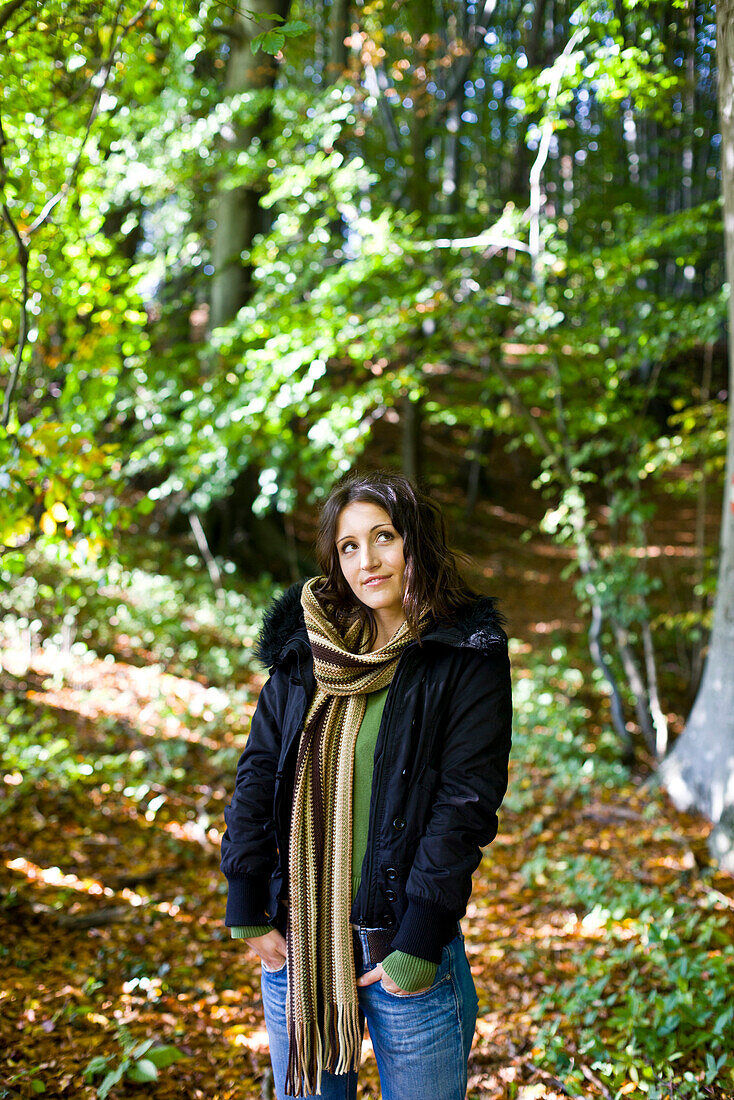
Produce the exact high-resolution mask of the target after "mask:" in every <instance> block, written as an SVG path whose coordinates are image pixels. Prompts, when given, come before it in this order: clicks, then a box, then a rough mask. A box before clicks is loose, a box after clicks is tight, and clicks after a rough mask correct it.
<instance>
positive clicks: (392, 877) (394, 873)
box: [385, 867, 398, 882]
mask: <svg viewBox="0 0 734 1100" xmlns="http://www.w3.org/2000/svg"><path fill="white" fill-rule="evenodd" d="M397 877H398V872H397V871H396V869H395V868H394V867H388V869H387V870H386V871H385V878H389V879H390V882H394V881H395V879H396V878H397Z"/></svg>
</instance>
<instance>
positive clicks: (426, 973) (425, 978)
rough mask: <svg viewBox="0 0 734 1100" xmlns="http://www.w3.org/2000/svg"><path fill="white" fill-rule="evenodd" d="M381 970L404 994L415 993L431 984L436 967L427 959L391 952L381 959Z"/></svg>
mask: <svg viewBox="0 0 734 1100" xmlns="http://www.w3.org/2000/svg"><path fill="white" fill-rule="evenodd" d="M382 969H383V972H384V973H385V974H387V976H388V978H392V980H393V981H394V982H395V985H397V986H399V987H400V989H404V990H405V992H406V993H417V991H418V990H419V989H426V988H427V987H428V986H430V985H432V984H433V979H434V978H435V977H436V971H437V970H438V966H437V964H436V963H432V962H429V961H428V959H419V958H417V956H416V955H406V954H405V952H404V951H391V952H390V954H389V955H388V956H387V958H386V959H383V962H382Z"/></svg>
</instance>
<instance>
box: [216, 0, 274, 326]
mask: <svg viewBox="0 0 734 1100" xmlns="http://www.w3.org/2000/svg"><path fill="white" fill-rule="evenodd" d="M289 2H290V0H249V3H248V10H251V11H253V12H257V13H261V14H274V15H282V16H283V17H284V18H285V17H286V15H287V13H288V7H289ZM264 29H265V27H264V26H263V24H262V23H260V22H259V21H258V22H256V21H255V20H253V19H249V18H247V17H246V16H244V15H242V13H241V11H240V10H239V9H235V10H234V16H233V26H232V30H231V33H230V36H229V38H230V54H229V62H228V64H227V75H226V79H225V85H224V90H225V95H236V94H237V93H238V92H249V91H254V90H256V89H258V88H267V87H272V86H273V84H274V82H275V76H276V72H277V64H278V63H277V61H276V60H275V59H274V58H273V57H271V56H270V54H267V53H263V51H262V50H259V51H258V52H257V53H253V52H252V49H251V48H250V41H251V40H252V38H254V36H255V35H256V34H259V33H260V31H262V30H264ZM269 118H270V111H269V109H268V110H265V111H262V112H261V113H260V114H259V115H258V116H257V117H256V118H255V119H253V121H252V122H251V123H249V124H248V125H246V126H237V125H236V124H235V125H232V126H227V127H226V128H225V130H224V132H223V134H222V138H223V141H224V143H225V145H226V147H227V148H229V149H233V150H245V149H247V148H248V147H249V145H250V143H251V141H252V139H253V138H254V137H258V136H260V135H261V134H262V132H263V130H264V129H265V127H266V126H267V124H268V121H269ZM259 200H260V190H259V188H257V187H253V186H245V187H234V188H231V189H230V190H226V189H221V190H220V191H219V194H218V196H217V201H216V205H215V214H214V217H215V221H216V228H215V229H214V235H213V238H212V263H213V265H214V278H213V280H212V301H211V326H212V328H217V327H218V326H219V325H225V324H226V323H227V322H228V321H231V320H232V318H233V317H234V316H235V315H236V314H237V311H238V310H239V309H240V308H241V307H242V306H243V305H244V304H245V302H246V301H247V300H248V298H249V297H250V293H251V288H250V270H251V269H250V265H249V264H248V263H246V262H245V263H243V261H242V253H243V252H245V251H246V250H247V249H249V248H250V246H251V244H252V241H253V238H254V236H255V234H256V233H257V232H258V229H259V215H260V207H259Z"/></svg>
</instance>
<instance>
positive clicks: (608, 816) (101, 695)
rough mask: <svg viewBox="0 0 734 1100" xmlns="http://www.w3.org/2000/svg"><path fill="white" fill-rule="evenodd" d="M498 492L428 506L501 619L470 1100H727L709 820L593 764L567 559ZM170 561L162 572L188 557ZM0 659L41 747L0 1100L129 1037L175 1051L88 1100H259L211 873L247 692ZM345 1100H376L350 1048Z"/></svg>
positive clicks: (668, 535)
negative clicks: (502, 744)
mask: <svg viewBox="0 0 734 1100" xmlns="http://www.w3.org/2000/svg"><path fill="white" fill-rule="evenodd" d="M506 477H507V478H508V482H507V484H505V485H503V483H502V482H500V481H498V482H497V483H496V485H495V491H494V493H493V498H494V501H501V502H502V503H501V505H500V504H498V503H492V502H491V501H486V500H485V501H480V503H479V504H478V506H477V508H476V510H475V512H474V514H473V515H472V516H471V517H470V518H468V519H466V520H462V519H461V508H460V502H458V501H456V500H455V499H454V500H453V501H452V499H451V494H450V493H448V491H447V499H446V504H447V507H452V508H453V509H454V524H455V530H456V532H457V539H456V541H457V543H458V544H459V545H460V546H462V548H464V549H466V550H467V551H470V552H471V553H472V554H473V556H474V558H475V559H476V561H477V563H478V568H479V571H480V573H481V574H482V575H483V576H484V577H485V579H486V583H487V588H488V590H489V591H494V592H495V593H496V594H497V595H498V596H499V597H500V598H501V603H502V608H503V610H504V611H505V613H506V615H507V617H508V620H509V625H508V632H509V634H510V635H511V639H512V643H511V645H512V649H511V652H512V659H513V669H514V680H515V686H516V692H517V695H518V708H517V714H516V729H515V743H516V745H517V749H516V750H515V751H514V753H513V762H512V769H511V775H510V792H509V793H508V799H507V801H506V803H505V806H504V807H503V810H502V812H501V817H500V832H499V834H498V836H497V838H496V840H495V841H494V843H493V844H492V845H491V846H490V847H489V849H488V850H487V852H486V853H485V857H484V861H483V863H482V865H481V867H480V869H479V870H478V872H477V874H476V877H475V889H474V893H473V895H472V900H471V903H470V907H469V910H468V913H467V917H466V918H465V920H464V921H463V929H464V934H465V936H466V942H467V951H468V954H469V958H470V962H471V965H472V971H473V974H474V980H475V983H476V986H477V990H478V995H479V1002H480V1008H479V1012H480V1015H479V1020H478V1025H477V1031H476V1036H475V1043H474V1048H473V1052H472V1056H471V1062H470V1082H469V1094H468V1095H469V1097H470V1098H471V1100H500V1098H509V1100H512V1098H517V1100H537V1098H541V1097H546V1098H549V1100H555V1098H560V1097H564V1096H567V1095H576V1096H588V1097H606V1098H611V1097H614V1098H616V1097H618V1096H628V1095H629V1096H640V1097H642V1096H648V1097H659V1098H660V1100H664V1098H666V1097H668V1098H670V1100H674V1098H675V1097H679V1096H680V1097H683V1096H686V1097H687V1096H701V1097H704V1096H708V1097H712V1098H723V1097H733V1096H734V1078H732V1076H731V1065H732V1063H731V1062H730V1061H729V1062H725V1063H722V1065H721V1067H720V1069H717V1067H716V1065H715V1059H714V1061H713V1062H711V1061H708V1060H707V1059H706V1052H707V1049H713V1050H716V1049H718V1048H716V1045H715V1042H714V1045H713V1046H710V1047H709V1039H711V1038H712V1037H714V1038H715V1037H716V1036H718V1037H719V1038H720V1037H721V1035H722V1034H727V1035H729V1036H731V1034H732V1032H731V1028H732V1021H731V1016H732V1014H731V1013H728V1004H729V1001H730V999H731V998H730V994H729V997H728V998H727V997H726V996H725V992H724V993H722V992H721V991H722V987H724V990H725V981H726V975H727V974H728V975H729V977H730V978H731V977H732V976H734V962H733V961H732V951H733V950H734V948H732V945H733V944H734V881H732V879H731V878H728V877H726V876H723V875H721V874H718V873H717V872H716V871H715V869H714V868H712V867H711V866H710V865H709V861H708V856H707V847H706V836H707V833H708V830H709V826H708V824H707V823H706V822H705V821H703V820H702V819H700V818H696V817H693V816H690V815H685V814H680V813H677V812H676V811H675V810H674V809H673V807H672V805H671V804H670V802H669V800H668V799H667V798H666V797H665V795H664V793H663V792H661V791H660V790H659V788H658V787H657V786H656V784H655V782H654V780H653V778H652V775H651V770H650V768H649V766H648V764H647V763H646V761H645V758H644V753H642V754H641V758H640V762H639V763H638V764H637V765H635V766H634V767H633V768H631V769H624V768H622V767H621V765H620V764H619V762H618V760H617V759H616V755H615V751H614V747H613V745H612V747H610V744H611V742H610V738H609V735H608V733H606V732H605V713H604V712H605V705H604V702H603V701H602V702H601V703H599V702H598V700H597V697H596V696H595V695H594V694H593V692H591V690H590V689H588V688H587V687H586V686H585V681H586V679H587V673H588V668H587V667H586V666H585V665H584V664H583V662H584V661H586V659H587V658H586V656H585V655H583V654H582V650H583V633H584V629H585V628H584V625H583V623H582V622H581V621H580V620H579V619H578V617H577V612H576V610H575V606H576V605H575V602H574V599H573V595H572V590H571V583H570V581H567V580H563V579H562V578H561V576H560V572H561V569H562V567H563V566H564V565H565V564H566V561H567V560H568V554H567V553H566V551H564V550H563V548H559V547H557V546H555V545H553V544H552V543H551V542H550V540H548V539H546V538H544V537H543V536H541V535H538V534H535V533H533V535H532V537H531V538H530V539H529V540H528V541H525V542H522V541H520V534H521V533H522V532H523V531H531V532H535V531H536V530H537V519H538V517H539V515H540V514H541V513H542V505H540V504H539V503H538V501H537V499H536V498H535V496H534V494H532V493H531V491H530V490H524V489H523V486H522V484H521V483H518V478H517V476H516V472H515V473H514V474H513V471H512V470H509V471H507V472H506ZM511 482H512V484H510V483H511ZM690 518H691V517H686V516H685V515H682V514H681V511H680V509H679V508H674V507H671V508H670V509H669V511H668V513H667V514H663V515H662V516H661V517H660V518H659V520H658V521H657V525H656V526H655V528H654V537H655V539H656V540H657V542H658V543H659V545H660V546H661V547H662V548H663V549H662V550H661V555H662V556H663V557H665V558H669V559H670V561H671V562H675V561H676V555H678V554H679V552H680V554H682V555H683V557H684V558H685V555H686V554H688V553H689V552H690V530H691V522H689V521H690ZM711 522H712V524H713V523H715V518H714V517H712V521H711ZM140 539H141V547H142V546H143V544H144V543H145V542H146V538H145V536H144V535H143V534H142V533H141V536H140ZM180 547H181V555H180V557H179V558H177V559H176V560H177V561H180V560H183V557H184V555H185V554H189V555H190V554H191V553H192V548H191V545H190V544H189V543H187V542H186V541H185V540H182V541H181V543H180ZM665 548H667V549H665ZM147 552H148V553H149V555H150V557H151V560H153V561H155V560H156V558H155V555H156V554H158V553H160V555H161V558H160V563H159V564H158V565H157V568H158V569H159V570H160V571H162V572H165V570H166V568H167V566H166V563H165V556H166V554H168V553H169V552H170V553H171V554H174V557H175V552H176V547H175V546H174V545H173V544H171V543H169V544H168V546H166V547H164V546H163V544H161V545H160V546H156V545H155V544H153V543H151V542H150V541H149V539H148V551H147ZM140 553H141V554H142V553H143V551H142V549H141V550H140ZM171 568H177V566H176V565H175V564H172V565H171ZM40 569H41V567H40V566H39V571H40ZM197 569H198V570H199V571H201V567H200V566H197ZM45 579H46V580H47V581H48V582H49V583H50V584H53V581H54V577H53V570H50V571H49V574H48V576H47V577H46V578H45ZM131 598H132V597H131V594H130V593H129V592H128V593H126V594H123V593H119V594H117V595H116V596H115V599H117V600H118V601H119V600H123V599H126V600H129V599H131ZM192 617H193V613H192ZM215 644H223V643H222V641H221V639H218V638H217V637H216V630H213V632H212V645H215ZM103 648H105V649H106V651H105V652H102V649H103ZM2 666H4V671H3V672H2V673H1V674H0V689H2V691H3V692H4V693H5V697H7V694H8V693H10V692H13V693H14V695H15V700H16V702H15V706H16V710H15V712H11V713H10V716H9V722H10V724H11V725H12V721H13V714H14V713H15V715H16V716H18V719H19V720H21V721H22V720H25V719H24V718H23V716H24V715H25V714H26V713H27V711H28V708H30V709H31V710H32V711H33V713H34V715H35V716H36V719H37V721H38V722H39V723H41V725H40V726H39V728H42V729H43V731H45V732H44V736H45V735H46V734H48V731H49V730H50V731H51V732H52V736H51V737H50V739H49V737H46V736H45V740H43V742H42V743H43V745H44V746H45V753H46V755H45V756H43V754H41V755H40V756H39V757H38V759H36V760H35V761H34V764H33V768H31V769H30V771H31V773H32V775H34V776H35V777H36V778H35V781H34V782H31V783H26V782H25V781H24V779H23V777H22V775H21V773H20V771H16V770H15V769H14V768H10V769H9V771H8V773H7V774H6V775H5V787H4V790H5V796H4V802H3V811H4V812H3V829H2V836H1V838H0V847H1V848H2V865H1V866H0V878H1V883H0V884H1V886H2V892H3V897H4V901H3V904H2V908H1V909H0V920H1V921H2V925H3V928H2V944H3V947H2V959H3V981H2V990H1V991H0V1052H1V1053H0V1097H2V1096H7V1097H14V1096H34V1095H37V1094H44V1095H46V1096H63V1097H80V1098H81V1097H83V1098H86V1097H93V1096H96V1095H98V1091H97V1090H98V1088H99V1085H100V1082H101V1081H102V1079H103V1077H104V1072H100V1073H98V1074H97V1076H95V1078H94V1080H93V1081H92V1080H91V1079H90V1078H89V1077H88V1078H85V1077H84V1075H83V1074H84V1070H85V1068H86V1067H87V1066H88V1065H89V1064H90V1062H92V1060H93V1059H95V1058H100V1059H105V1058H106V1059H108V1060H107V1062H106V1063H105V1066H104V1070H105V1071H106V1072H109V1071H111V1070H114V1069H115V1067H116V1066H117V1067H120V1066H121V1065H122V1059H123V1055H124V1053H125V1050H126V1049H129V1043H130V1042H132V1041H133V1040H135V1041H142V1040H144V1039H146V1038H147V1039H151V1040H154V1041H155V1043H157V1044H160V1045H166V1046H167V1047H168V1048H171V1047H175V1048H176V1050H175V1051H174V1052H173V1055H172V1056H173V1057H176V1052H178V1054H180V1055H182V1056H183V1057H181V1058H180V1059H179V1060H177V1061H175V1062H173V1063H172V1064H170V1065H165V1062H166V1061H167V1056H166V1054H163V1055H159V1056H158V1063H159V1066H160V1071H159V1075H158V1077H157V1079H156V1080H155V1081H153V1082H148V1083H141V1084H133V1083H132V1082H130V1081H122V1082H120V1083H119V1084H116V1085H114V1086H113V1087H112V1088H111V1092H110V1095H111V1096H112V1097H113V1098H114V1097H124V1096H131V1097H134V1096H145V1097H153V1098H156V1100H163V1098H165V1097H168V1096H171V1097H173V1096H179V1097H191V1098H202V1100H245V1098H247V1100H260V1098H262V1100H265V1098H267V1097H268V1096H270V1095H271V1089H272V1084H271V1081H270V1074H269V1062H268V1052H267V1041H266V1034H265V1031H264V1025H263V1018H262V1010H261V1001H260V992H259V968H258V966H257V965H256V963H255V962H254V961H253V958H252V957H251V956H250V955H249V954H248V952H247V950H246V949H245V948H244V947H243V945H242V944H241V943H239V942H236V941H231V940H230V939H229V938H228V934H227V930H226V929H225V928H224V927H223V924H222V916H223V911H224V901H225V898H224V884H223V881H222V878H221V875H220V873H219V870H218V863H219V840H220V837H221V831H222V829H223V819H222V812H223V809H224V806H225V804H226V802H227V801H228V800H229V797H230V792H231V788H232V780H233V768H234V763H236V759H237V755H238V753H239V751H240V750H241V747H242V745H243V743H244V739H245V735H246V730H247V725H248V721H249V718H250V716H251V714H252V711H253V709H254V706H255V702H256V698H257V692H258V690H259V688H260V686H261V684H262V682H263V676H262V675H261V674H259V673H255V672H250V673H248V674H246V675H244V676H243V678H242V680H241V682H240V683H239V684H238V685H237V690H236V691H232V692H228V691H227V690H225V689H223V688H222V687H221V686H217V685H216V684H215V685H212V682H211V681H210V680H209V678H208V677H207V676H205V675H204V674H202V672H201V670H200V669H197V668H196V667H195V664H194V665H193V666H192V667H191V669H190V671H189V673H188V674H186V673H185V672H184V671H182V670H181V669H180V667H179V666H175V667H174V666H173V665H171V667H169V666H168V665H167V663H166V661H162V660H160V659H159V658H158V656H157V655H156V654H155V653H152V652H151V653H146V649H145V646H140V645H139V644H135V639H131V638H130V637H126V636H125V635H124V634H122V633H121V634H119V635H117V636H116V638H115V642H114V644H113V645H111V646H109V647H101V646H100V647H99V651H97V652H95V651H94V650H93V649H92V648H91V647H90V648H89V649H87V650H86V651H83V652H82V651H80V652H79V653H78V655H75V652H74V647H73V646H72V647H71V648H70V650H69V651H68V652H67V653H66V655H65V659H64V662H63V668H60V667H59V659H58V654H55V653H54V652H51V651H46V650H42V649H40V648H35V649H34V650H33V651H32V652H30V653H26V654H25V655H22V654H21V655H20V656H19V654H18V653H17V651H16V652H12V651H11V649H10V647H9V642H8V637H7V636H6V637H5V639H4V650H2V651H0V667H2ZM172 667H174V671H171V668H172ZM579 668H582V670H583V676H582V675H580V674H579V672H578V669H579ZM523 684H524V686H523ZM564 701H565V702H566V703H567V705H568V714H569V722H568V725H566V724H565V723H564V720H563V717H562V716H563V707H564ZM559 714H560V715H561V717H560V718H559ZM5 717H8V715H7V714H6V715H5ZM672 718H673V726H674V727H675V726H676V725H678V727H679V726H680V720H681V716H680V715H676V714H672ZM569 731H570V732H569ZM65 745H66V746H67V747H66V748H64V746H65ZM54 746H56V747H55V748H54ZM538 746H541V747H540V748H538ZM54 755H56V757H57V758H58V759H59V760H61V758H62V757H64V758H65V759H66V757H68V758H70V759H71V760H72V761H75V762H76V770H74V769H73V768H71V765H69V764H68V761H67V764H66V765H65V767H66V770H65V771H60V772H59V776H60V778H59V777H57V776H56V773H55V772H54V769H53V768H52V767H51V765H50V761H52V760H53V758H54ZM34 768H35V771H34ZM59 768H61V764H59ZM0 790H2V788H0ZM671 975H673V977H672V979H671ZM668 981H670V984H669V985H666V982H668ZM591 986H593V987H594V988H593V990H591V992H590V987H591ZM730 989H731V986H730V987H729V990H730ZM720 994H721V996H720ZM721 997H723V998H724V999H721ZM717 999H719V1000H720V1003H719V1004H718V1005H717V1003H716V1002H717ZM686 1013H688V1015H686ZM697 1028H698V1030H697ZM717 1029H718V1030H717ZM653 1031H654V1034H653ZM712 1042H713V1039H712ZM666 1043H667V1044H668V1045H667V1046H666ZM656 1044H657V1046H656ZM729 1047H730V1049H732V1048H734V1043H730V1044H729ZM605 1050H606V1051H607V1052H608V1055H609V1059H608V1060H609V1066H607V1065H606V1064H605V1061H604V1057H603V1056H602V1055H603V1052H604V1051H605ZM600 1052H601V1053H600ZM625 1052H626V1053H625ZM152 1053H153V1055H155V1052H154V1051H153V1052H152ZM169 1053H170V1050H169ZM148 1054H149V1055H150V1054H151V1052H148ZM141 1057H143V1058H144V1057H145V1055H144V1054H141V1053H139V1055H138V1061H140V1059H141ZM98 1064H99V1065H100V1066H101V1063H98ZM662 1066H665V1067H666V1069H665V1071H663V1070H662V1069H661V1067H662ZM123 1068H124V1066H123ZM684 1070H685V1072H687V1073H688V1074H689V1075H691V1076H690V1079H686V1078H685V1074H684V1073H683V1071H684ZM148 1072H150V1068H149V1067H148ZM144 1073H145V1071H143V1076H144ZM696 1090H698V1091H696ZM360 1095H361V1096H362V1097H364V1098H365V1100H367V1098H374V1097H378V1096H379V1082H378V1078H377V1071H376V1066H375V1061H374V1057H373V1055H372V1052H371V1048H370V1044H369V1040H368V1039H367V1040H366V1041H365V1044H364V1049H363V1068H362V1073H361V1076H360ZM437 1100H440V1098H437Z"/></svg>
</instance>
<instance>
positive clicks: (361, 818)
mask: <svg viewBox="0 0 734 1100" xmlns="http://www.w3.org/2000/svg"><path fill="white" fill-rule="evenodd" d="M389 687H390V685H389V684H388V685H387V687H384V688H381V689H380V690H379V691H372V692H370V693H369V695H368V696H367V706H366V709H365V714H364V718H363V719H362V725H361V726H360V727H359V733H358V734H357V741H356V744H355V746H354V779H353V787H352V897H354V896H355V895H356V893H357V890H358V889H359V884H360V881H361V878H362V862H363V860H364V856H365V853H366V851H367V830H368V827H369V816H370V797H371V794H372V772H373V769H374V764H375V745H376V744H377V734H378V733H379V730H380V721H381V719H382V711H383V708H384V706H385V699H386V697H387V693H388V690H389ZM271 929H272V925H270V924H258V925H254V924H253V925H247V926H246V927H241V926H240V927H235V928H232V929H231V932H232V937H233V938H234V939H252V938H253V937H255V936H264V935H265V934H266V933H267V932H270V931H271ZM382 969H383V971H384V972H385V973H386V974H387V976H388V977H389V978H392V980H393V981H394V982H395V984H396V985H397V986H399V987H400V989H404V990H405V991H406V993H413V992H415V991H416V990H417V989H423V988H424V987H425V986H428V985H430V984H431V982H432V981H433V979H434V978H435V976H436V963H432V962H429V961H428V959H420V958H418V956H416V955H408V954H406V952H404V951H393V952H391V954H389V955H388V956H387V958H386V959H385V960H384V962H383V964H382Z"/></svg>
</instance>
